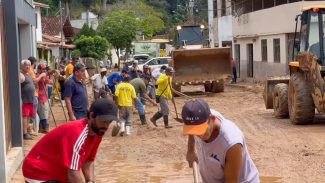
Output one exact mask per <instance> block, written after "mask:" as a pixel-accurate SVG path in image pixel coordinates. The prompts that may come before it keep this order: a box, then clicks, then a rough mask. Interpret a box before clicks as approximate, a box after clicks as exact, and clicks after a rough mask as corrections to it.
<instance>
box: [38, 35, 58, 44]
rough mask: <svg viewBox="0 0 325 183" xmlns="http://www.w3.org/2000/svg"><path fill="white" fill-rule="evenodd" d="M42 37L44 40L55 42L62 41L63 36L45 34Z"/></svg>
mask: <svg viewBox="0 0 325 183" xmlns="http://www.w3.org/2000/svg"><path fill="white" fill-rule="evenodd" d="M42 38H43V41H45V42H54V43H60V42H61V37H54V36H50V35H46V34H43V35H42Z"/></svg>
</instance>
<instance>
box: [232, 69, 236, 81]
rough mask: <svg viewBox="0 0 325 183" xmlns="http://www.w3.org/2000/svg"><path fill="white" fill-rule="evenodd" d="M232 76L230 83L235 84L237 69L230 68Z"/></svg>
mask: <svg viewBox="0 0 325 183" xmlns="http://www.w3.org/2000/svg"><path fill="white" fill-rule="evenodd" d="M232 74H233V78H232V82H234V83H236V81H237V69H236V67H233V68H232Z"/></svg>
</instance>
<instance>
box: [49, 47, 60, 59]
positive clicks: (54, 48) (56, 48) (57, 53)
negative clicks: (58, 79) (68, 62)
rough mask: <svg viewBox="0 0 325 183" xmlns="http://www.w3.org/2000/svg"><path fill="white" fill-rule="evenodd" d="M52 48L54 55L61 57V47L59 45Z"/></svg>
mask: <svg viewBox="0 0 325 183" xmlns="http://www.w3.org/2000/svg"><path fill="white" fill-rule="evenodd" d="M51 50H52V56H54V57H60V49H59V47H51Z"/></svg>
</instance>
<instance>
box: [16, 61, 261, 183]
mask: <svg viewBox="0 0 325 183" xmlns="http://www.w3.org/2000/svg"><path fill="white" fill-rule="evenodd" d="M35 65H36V59H35V58H33V57H31V58H29V60H23V61H22V62H21V73H20V82H21V96H22V102H23V104H22V111H23V112H22V114H23V119H24V120H23V123H24V131H23V132H24V139H25V140H29V139H32V136H33V133H31V132H32V130H29V127H34V126H35V125H36V126H39V129H38V131H39V132H41V133H48V134H47V135H45V136H44V137H43V138H42V139H41V140H40V141H39V142H38V143H37V144H36V145H35V146H34V147H33V148H32V149H31V151H30V152H29V154H28V155H27V156H26V158H25V160H24V163H23V168H22V169H23V175H24V177H25V180H26V182H28V183H40V182H51V183H59V182H87V183H94V181H95V176H94V160H95V157H96V154H97V151H98V148H99V145H100V143H101V140H102V137H103V136H104V134H105V132H106V131H107V129H108V127H109V126H110V125H111V124H112V122H113V121H116V122H117V123H116V124H115V123H113V124H114V126H113V130H112V136H116V135H118V134H120V135H121V136H124V135H125V134H126V135H131V134H132V124H133V110H134V109H136V110H137V111H138V115H139V118H140V121H141V124H142V125H146V124H147V119H146V112H145V105H146V104H147V102H149V103H151V104H152V105H153V106H158V105H159V106H160V107H159V111H158V112H156V113H155V114H154V115H153V116H152V117H151V118H150V121H151V123H152V124H153V125H154V126H155V127H157V126H158V124H157V121H158V120H159V119H160V118H163V122H164V127H165V128H166V129H168V128H172V126H171V125H170V124H169V118H168V115H169V107H168V101H169V100H171V101H172V102H175V101H174V98H173V92H172V87H171V82H172V77H173V75H174V72H175V71H174V69H173V68H172V67H166V66H162V67H161V68H159V70H156V71H153V72H151V70H150V68H148V67H144V68H143V70H142V71H140V69H139V68H138V65H137V63H136V62H134V63H133V65H132V66H131V67H124V68H123V69H122V71H121V72H120V73H119V72H117V73H111V74H110V75H109V76H107V69H106V68H101V69H100V73H99V74H95V75H94V76H92V77H90V78H89V77H88V76H87V71H86V66H85V65H84V64H82V63H80V61H79V59H77V58H73V59H72V60H71V62H70V64H69V65H68V66H66V67H65V68H64V69H61V70H58V71H56V70H54V71H53V70H50V69H49V68H48V67H47V66H46V65H45V64H44V63H40V64H38V66H37V71H36V73H35V72H34V68H35ZM52 75H56V77H57V78H58V81H59V82H60V85H62V86H61V94H62V96H63V97H62V99H64V101H65V105H66V108H67V110H68V115H69V122H67V123H65V124H63V125H60V126H59V127H57V128H55V129H53V130H51V131H50V132H49V130H48V107H49V100H48V99H49V98H50V95H49V93H50V92H48V91H47V90H46V89H47V88H48V86H49V85H51V84H52V83H53V82H56V79H55V81H53V80H51V77H50V76H52ZM87 78H89V79H90V80H91V83H92V85H93V96H94V101H93V102H91V106H90V108H89V109H88V104H89V101H88V94H87V87H86V80H87ZM156 85H157V90H156ZM111 98H112V99H113V100H112V99H111ZM35 111H37V113H38V116H39V119H40V120H39V121H37V120H35V121H37V122H35V121H34V120H33V119H35ZM182 119H183V122H184V126H183V134H184V135H188V136H189V137H188V146H187V147H188V149H187V155H186V159H187V161H188V162H189V165H190V167H191V166H192V165H193V162H199V168H200V173H201V177H202V180H203V182H209V183H210V182H252V183H258V182H259V173H258V170H257V168H256V166H255V165H254V163H253V161H252V159H251V157H250V155H249V153H248V151H247V147H246V143H245V139H244V135H243V133H242V132H241V130H240V129H239V128H238V127H237V126H236V125H235V124H234V123H233V122H231V121H230V120H227V119H226V118H225V117H223V116H222V115H221V114H220V113H218V112H217V111H215V110H213V109H210V107H209V105H208V104H207V103H206V102H205V101H204V100H202V99H193V100H190V101H188V102H186V103H185V104H184V106H183V108H182ZM30 124H32V125H30ZM33 130H36V128H34V129H33ZM45 149H46V151H45ZM53 170H55V171H53Z"/></svg>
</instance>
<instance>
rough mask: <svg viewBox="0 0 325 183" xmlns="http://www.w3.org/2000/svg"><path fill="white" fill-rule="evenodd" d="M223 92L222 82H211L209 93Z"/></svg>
mask: <svg viewBox="0 0 325 183" xmlns="http://www.w3.org/2000/svg"><path fill="white" fill-rule="evenodd" d="M224 91H225V85H224V80H219V82H217V81H213V82H212V84H211V92H213V93H220V92H224Z"/></svg>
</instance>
